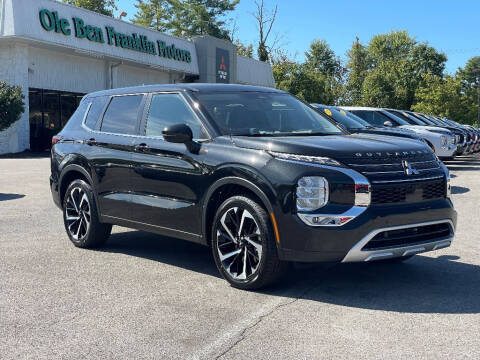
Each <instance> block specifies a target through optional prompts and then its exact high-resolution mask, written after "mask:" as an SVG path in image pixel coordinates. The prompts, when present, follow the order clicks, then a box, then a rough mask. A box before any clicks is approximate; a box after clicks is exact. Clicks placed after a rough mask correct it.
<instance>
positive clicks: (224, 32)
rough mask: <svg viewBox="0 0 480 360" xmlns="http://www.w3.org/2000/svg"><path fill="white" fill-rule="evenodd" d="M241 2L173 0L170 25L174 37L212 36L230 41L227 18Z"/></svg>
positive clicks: (230, 0) (225, 0) (227, 0)
mask: <svg viewBox="0 0 480 360" xmlns="http://www.w3.org/2000/svg"><path fill="white" fill-rule="evenodd" d="M239 1H240V0H171V5H172V19H171V21H170V22H169V24H168V27H169V29H170V30H171V32H172V34H173V35H176V36H183V37H187V38H190V37H193V36H197V35H211V36H215V37H217V38H220V39H229V31H228V29H227V27H226V25H227V20H226V19H225V17H226V16H227V14H228V13H229V12H231V11H233V10H235V7H236V6H237V4H238V3H239Z"/></svg>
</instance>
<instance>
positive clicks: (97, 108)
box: [85, 96, 108, 129]
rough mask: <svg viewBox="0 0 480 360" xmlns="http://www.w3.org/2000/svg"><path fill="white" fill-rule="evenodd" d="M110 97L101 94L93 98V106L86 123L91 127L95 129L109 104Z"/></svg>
mask: <svg viewBox="0 0 480 360" xmlns="http://www.w3.org/2000/svg"><path fill="white" fill-rule="evenodd" d="M107 100H108V97H106V96H100V97H96V98H93V99H92V106H90V110H89V111H88V115H87V118H86V119H85V125H86V126H87V127H88V128H90V129H95V128H96V126H97V122H98V119H99V118H100V116H101V115H102V111H103V109H104V108H105V105H106V104H107Z"/></svg>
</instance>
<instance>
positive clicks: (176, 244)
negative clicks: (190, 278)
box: [100, 230, 221, 277]
mask: <svg viewBox="0 0 480 360" xmlns="http://www.w3.org/2000/svg"><path fill="white" fill-rule="evenodd" d="M100 250H101V251H106V252H113V253H121V254H125V255H130V256H136V257H140V258H144V259H148V260H153V261H158V262H161V263H164V264H168V265H173V266H177V267H181V268H184V269H187V270H191V271H195V272H200V273H204V274H206V275H211V276H216V277H221V275H220V274H219V272H218V270H217V267H216V265H215V261H214V260H213V257H212V252H211V250H210V248H208V247H206V246H203V245H200V244H196V243H193V242H189V241H183V240H179V239H174V238H169V237H165V236H161V235H157V234H153V233H148V232H143V231H136V230H132V231H126V232H121V233H115V234H112V235H111V236H110V238H109V240H108V242H107V243H106V244H105V246H104V247H102V248H101V249H100Z"/></svg>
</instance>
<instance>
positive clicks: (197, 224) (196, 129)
mask: <svg viewBox="0 0 480 360" xmlns="http://www.w3.org/2000/svg"><path fill="white" fill-rule="evenodd" d="M148 102H149V106H148V108H147V110H146V114H145V116H144V122H143V126H142V129H141V133H142V136H138V137H137V138H136V139H135V144H134V145H135V150H134V153H133V164H134V169H133V175H132V217H133V220H134V221H137V222H139V223H142V224H148V225H151V226H153V227H155V230H156V231H158V232H160V233H163V234H166V235H171V236H176V237H182V238H186V239H190V240H193V241H195V240H196V239H197V238H199V234H201V209H200V206H199V199H200V198H201V197H202V195H203V192H204V191H205V188H206V186H205V184H204V181H205V177H206V176H207V175H206V174H207V171H206V169H205V167H204V165H203V164H204V161H203V159H204V157H205V153H206V152H205V146H206V145H205V144H202V145H201V146H200V148H199V149H198V151H193V152H192V151H190V150H188V149H187V147H186V146H185V144H176V143H169V142H167V141H165V140H164V138H163V136H162V130H163V129H164V128H165V127H167V126H170V125H174V124H179V123H184V124H187V125H189V126H190V128H191V129H192V132H193V138H194V140H200V141H201V140H206V139H208V133H207V132H206V130H205V127H204V125H203V124H202V122H201V120H200V118H199V117H198V116H197V114H196V113H195V112H194V111H193V109H192V108H191V107H190V105H189V104H188V102H187V100H186V98H185V97H184V96H183V95H182V94H180V93H155V94H151V95H150V96H149V100H148Z"/></svg>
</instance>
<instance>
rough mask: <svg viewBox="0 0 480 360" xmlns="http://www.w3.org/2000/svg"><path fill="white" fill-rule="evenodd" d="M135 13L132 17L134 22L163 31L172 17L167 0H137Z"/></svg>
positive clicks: (166, 28) (169, 3) (170, 7)
mask: <svg viewBox="0 0 480 360" xmlns="http://www.w3.org/2000/svg"><path fill="white" fill-rule="evenodd" d="M135 7H136V8H137V13H136V14H135V15H134V16H135V17H134V18H133V19H132V22H133V23H134V24H137V25H140V26H145V27H147V28H150V29H153V30H157V31H162V32H165V31H167V30H168V25H169V22H170V20H171V17H172V6H171V2H170V1H169V0H137V3H136V4H135Z"/></svg>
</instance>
